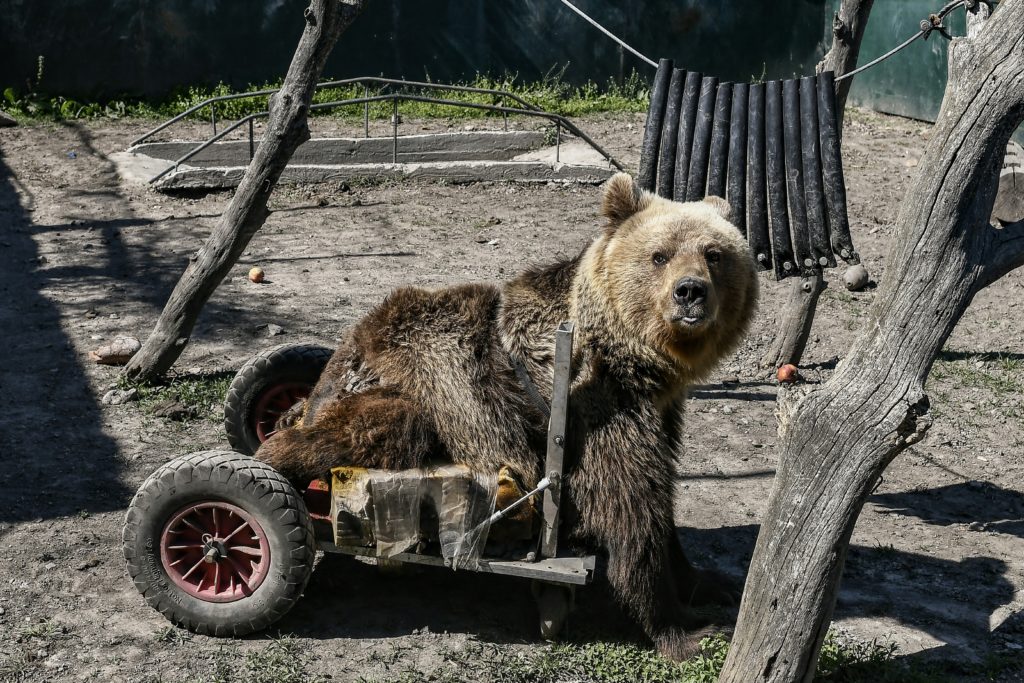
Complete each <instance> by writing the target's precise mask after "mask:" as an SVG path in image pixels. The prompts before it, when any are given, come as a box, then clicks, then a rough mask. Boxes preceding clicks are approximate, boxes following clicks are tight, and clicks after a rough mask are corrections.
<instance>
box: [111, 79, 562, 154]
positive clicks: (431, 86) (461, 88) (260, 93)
mask: <svg viewBox="0 0 1024 683" xmlns="http://www.w3.org/2000/svg"><path fill="white" fill-rule="evenodd" d="M369 83H376V84H380V85H387V86H392V85H400V86H409V87H413V88H424V89H427V90H448V91H451V92H471V93H478V94H481V95H498V96H500V97H501V98H502V100H503V101H504V99H505V98H508V99H511V100H513V101H514V102H517V103H519V105H520V108H522V109H529V110H531V111H537V112H539V111H542V110H541V108H540V107H538V106H536V105H534V104H532V103H530V102H528V101H526V100H524V99H523V98H522V97H519V95H516V94H515V93H510V92H507V91H505V90H491V89H490V88H474V87H472V86H468V85H445V84H443V83H424V82H423V81H406V80H401V79H396V78H381V77H378V76H360V77H358V78H344V79H342V80H340V81H324V82H323V83H317V84H316V85H315V86H314V89H315V90H319V89H321V88H336V87H339V86H343V85H355V84H363V85H366V84H369ZM279 90H280V88H270V89H267V90H256V91H254V92H247V93H234V94H231V95H219V96H217V97H211V98H209V99H205V100H203V101H202V102H200V103H199V104H195V105H193V106H191V107H189V108H188V109H186V110H185V111H183V112H181V113H180V114H178V115H177V116H175V117H174V118H171V119H168V120H167V121H164V122H163V123H161V124H160V125H159V126H157V127H156V128H154V129H153V130H151V131H149V132H148V133H145V134H143V135H142V136H141V137H138V138H136V139H135V140H133V141H132V142H131V144H130V145H129V147H134V146H135V145H138V144H141V143H142V142H144V141H146V140H147V139H149V138H151V137H152V136H153V135H155V134H157V133H159V132H160V131H162V130H164V129H165V128H168V127H169V126H172V125H174V124H175V123H177V122H178V121H181V120H182V119H183V118H185V117H186V116H188V115H189V114H192V113H194V112H197V111H199V110H200V109H202V108H203V107H207V106H211V105H215V104H216V103H217V102H229V101H231V100H242V99H246V98H250V97H265V96H270V95H273V94H274V93H276V92H278V91H279ZM363 92H364V93H365V92H366V90H365V89H364V91H363ZM360 101H363V100H360ZM366 101H373V100H366Z"/></svg>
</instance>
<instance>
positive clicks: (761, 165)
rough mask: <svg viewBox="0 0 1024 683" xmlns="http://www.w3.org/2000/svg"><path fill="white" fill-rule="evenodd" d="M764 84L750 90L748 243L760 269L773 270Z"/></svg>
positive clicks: (748, 125)
mask: <svg viewBox="0 0 1024 683" xmlns="http://www.w3.org/2000/svg"><path fill="white" fill-rule="evenodd" d="M764 116H765V111H764V84H763V83H758V84H756V85H752V86H750V96H749V99H748V102H747V242H748V243H749V244H750V250H751V252H753V254H754V259H755V260H756V261H757V267H758V268H760V269H761V270H768V269H769V268H771V266H772V259H771V246H770V244H769V242H768V201H767V196H766V193H765V147H764Z"/></svg>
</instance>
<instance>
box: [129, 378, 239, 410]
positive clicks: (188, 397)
mask: <svg viewBox="0 0 1024 683" xmlns="http://www.w3.org/2000/svg"><path fill="white" fill-rule="evenodd" d="M233 378H234V375H233V374H231V373H229V372H218V373H211V374H200V375H179V376H177V377H174V378H172V379H170V380H169V381H167V383H165V384H133V383H131V382H129V381H127V380H121V381H120V383H119V385H120V388H121V389H129V388H135V389H136V390H137V391H138V392H139V393H138V405H139V408H140V409H141V410H142V412H144V413H147V414H151V413H152V412H153V411H154V410H155V409H156V408H157V407H158V406H160V405H161V404H163V403H166V402H168V401H176V402H178V403H180V404H181V405H182V406H184V407H185V408H186V409H187V410H188V412H189V414H190V415H192V416H193V417H197V418H206V419H213V420H218V419H220V418H221V417H222V412H221V411H222V410H223V407H224V397H225V396H226V395H227V393H228V387H229V386H230V385H231V380H232V379H233Z"/></svg>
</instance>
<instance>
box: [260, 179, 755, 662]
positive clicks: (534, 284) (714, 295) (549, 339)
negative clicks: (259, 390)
mask: <svg viewBox="0 0 1024 683" xmlns="http://www.w3.org/2000/svg"><path fill="white" fill-rule="evenodd" d="M602 213H603V214H604V215H605V217H606V218H607V219H608V224H607V227H606V229H605V231H604V233H603V234H602V235H601V236H600V237H598V238H597V239H596V240H595V241H594V242H593V243H592V244H590V245H589V246H588V247H587V248H586V249H585V250H584V251H583V253H582V254H580V255H579V256H578V257H576V258H574V259H571V260H568V261H564V262H560V263H555V264H553V265H551V266H548V267H545V268H538V269H533V270H530V271H527V272H526V273H524V274H522V275H521V276H520V277H518V278H516V279H515V280H512V281H511V282H508V283H506V284H505V285H504V286H503V287H502V288H500V289H499V288H497V287H492V286H485V285H464V286H458V287H450V288H446V289H441V290H437V291H425V290H422V289H412V288H409V289H400V290H397V291H395V292H394V293H393V294H391V296H389V297H388V298H387V299H386V300H385V301H384V303H382V304H381V305H380V306H378V307H377V308H376V309H374V310H373V311H371V312H370V313H369V314H368V315H367V316H366V317H365V318H364V319H363V320H362V321H360V322H359V323H358V324H357V325H356V326H355V328H354V329H352V330H351V331H350V332H349V334H348V335H347V336H346V338H345V340H344V341H343V343H342V344H341V346H340V348H339V349H338V350H337V352H335V354H334V357H333V358H332V359H331V361H330V363H329V364H328V365H327V368H326V369H325V371H324V373H323V376H322V377H321V379H320V382H319V384H318V385H317V386H316V388H315V389H314V391H313V394H312V395H311V396H310V399H309V400H308V402H307V404H306V407H305V413H304V415H303V416H302V419H301V420H300V421H299V424H298V425H296V426H294V427H291V428H289V429H285V430H283V431H281V432H280V433H279V434H278V435H276V436H275V437H274V438H272V439H271V440H269V441H267V442H266V443H265V444H264V445H263V446H262V447H261V448H260V450H259V451H258V452H257V454H256V457H257V458H259V459H261V460H263V461H265V462H268V463H270V464H271V465H273V466H274V467H276V468H277V469H278V470H279V471H281V472H282V473H283V474H284V475H285V476H287V477H288V478H289V479H291V480H293V481H295V482H296V483H298V484H305V483H306V482H308V481H309V480H310V479H313V478H316V477H323V476H325V475H326V473H327V471H328V470H329V469H330V467H332V466H336V465H363V466H372V467H380V468H405V467H416V466H419V465H422V464H424V463H429V462H457V463H464V464H466V465H469V466H471V467H473V468H477V469H480V470H485V471H492V472H497V471H498V470H499V469H500V468H501V467H502V466H503V465H507V466H508V467H509V468H511V470H512V471H513V472H514V473H515V474H516V475H517V476H518V477H519V478H520V479H521V480H522V481H523V482H525V483H527V484H530V483H532V482H535V481H537V480H538V479H539V477H540V476H541V468H542V464H543V457H544V441H545V434H544V428H545V426H544V418H543V417H542V416H541V414H540V413H539V411H538V410H537V409H536V407H535V406H534V405H533V404H532V402H531V401H530V399H529V398H528V396H527V394H526V392H525V391H524V389H523V387H522V386H521V385H520V383H519V382H518V380H517V378H516V375H515V372H514V371H513V369H512V365H511V362H510V354H512V355H515V356H517V357H519V358H520V359H522V360H523V362H524V364H525V365H526V367H527V369H528V372H529V373H530V376H531V378H532V380H533V382H534V383H535V384H536V386H537V387H538V389H539V391H540V393H541V394H542V395H543V396H544V397H545V399H550V395H551V383H552V376H553V375H552V373H553V369H552V360H553V347H554V330H555V328H556V327H557V325H558V324H559V323H560V322H561V321H563V320H573V321H574V322H575V323H576V328H577V335H576V345H575V348H574V350H573V384H572V390H571V395H570V434H569V440H568V469H567V474H566V484H567V493H568V495H567V496H566V497H565V498H563V501H566V503H565V504H566V505H567V507H566V510H565V514H566V516H565V518H564V519H565V520H566V523H565V525H564V528H565V529H566V537H567V539H568V540H571V541H573V542H575V543H576V544H578V545H583V546H587V547H591V548H599V549H602V550H603V551H605V552H606V553H607V555H608V579H609V582H610V583H611V586H612V588H613V591H614V593H615V594H616V596H617V598H618V600H619V601H620V602H621V603H622V604H623V605H624V606H625V607H626V608H627V609H628V610H629V611H630V612H631V613H632V614H633V616H634V617H635V618H636V619H637V621H638V622H639V623H640V625H641V626H642V627H643V628H644V630H645V631H646V632H647V633H648V634H649V635H650V637H651V638H652V640H653V641H654V642H655V644H656V645H657V647H658V649H659V650H660V651H662V652H663V653H665V654H667V655H670V656H673V657H676V658H680V657H685V656H688V655H690V654H692V653H693V651H694V649H695V647H696V641H697V640H698V639H699V636H700V635H702V634H703V633H702V632H700V631H698V632H693V631H691V629H692V628H694V627H697V626H700V625H701V619H700V618H699V617H698V615H697V612H696V611H695V610H694V609H692V606H693V605H694V604H697V603H699V602H700V601H701V600H700V597H701V596H699V595H697V593H698V592H699V591H700V588H699V586H698V584H700V583H701V581H702V580H703V578H702V575H701V574H700V573H699V572H697V570H695V569H694V568H693V567H692V566H690V564H689V563H688V562H687V560H686V557H685V555H684V554H683V552H682V549H681V548H680V547H679V544H678V542H677V540H676V536H675V525H674V521H673V515H672V511H673V497H674V492H675V470H676V462H677V457H678V454H679V450H680V448H679V447H680V443H679V441H680V426H681V419H682V405H683V400H684V398H685V390H686V387H687V386H688V385H690V384H692V383H694V382H696V381H700V380H701V379H702V378H704V377H706V376H707V375H708V373H709V372H710V371H711V370H712V369H713V367H714V366H715V364H716V363H717V362H718V360H719V359H721V358H722V357H723V356H725V355H726V354H728V353H730V352H731V351H732V350H733V349H734V348H735V347H736V345H737V344H738V343H739V341H740V340H741V339H742V336H743V334H744V333H745V331H746V328H747V325H748V323H749V321H750V319H751V316H752V314H753V311H754V307H755V305H756V300H757V289H758V288H757V278H756V274H755V268H754V264H753V261H752V259H751V256H750V253H749V249H748V247H747V245H746V243H745V241H744V240H743V238H742V236H741V235H740V233H739V231H738V230H737V229H736V228H735V227H734V226H732V225H731V224H729V223H728V221H727V220H726V219H725V218H724V216H727V215H728V205H726V203H725V202H724V201H723V200H721V199H718V198H710V199H709V200H705V201H703V202H691V203H687V204H680V203H676V202H671V201H668V200H666V199H662V198H660V197H656V196H654V195H651V194H649V193H646V192H641V191H639V190H638V189H637V187H636V186H635V184H634V183H633V181H632V179H630V178H629V176H627V175H625V174H619V175H616V176H615V177H613V178H612V179H611V180H610V181H609V182H608V184H607V187H606V189H605V194H604V202H603V206H602ZM686 281H698V282H700V283H703V284H704V285H705V286H706V288H705V295H704V296H703V297H702V299H701V300H700V301H696V302H694V301H690V300H681V299H680V296H679V291H680V290H679V286H680V283H683V282H686Z"/></svg>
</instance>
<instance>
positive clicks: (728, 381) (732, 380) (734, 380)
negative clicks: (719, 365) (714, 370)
mask: <svg viewBox="0 0 1024 683" xmlns="http://www.w3.org/2000/svg"><path fill="white" fill-rule="evenodd" d="M739 383H740V378H739V377H737V376H736V375H728V376H726V377H723V378H722V384H724V385H725V386H735V385H737V384H739Z"/></svg>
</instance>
